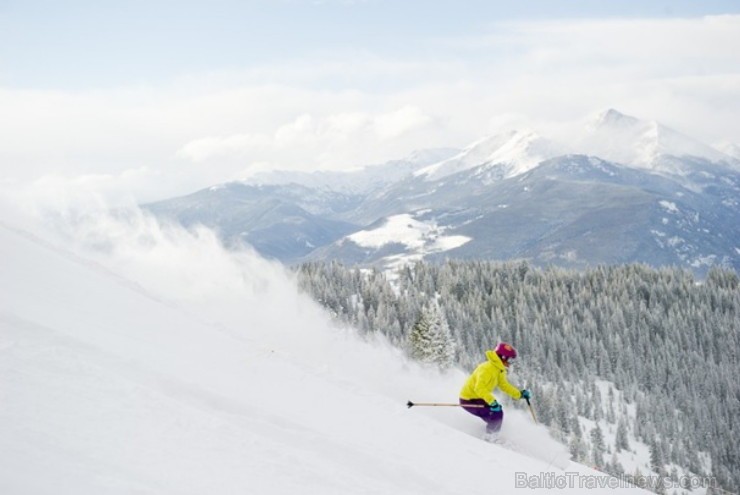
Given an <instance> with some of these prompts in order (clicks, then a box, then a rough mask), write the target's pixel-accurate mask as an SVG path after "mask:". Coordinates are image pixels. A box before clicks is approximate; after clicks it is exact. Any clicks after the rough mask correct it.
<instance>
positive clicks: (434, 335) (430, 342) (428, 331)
mask: <svg viewBox="0 0 740 495" xmlns="http://www.w3.org/2000/svg"><path fill="white" fill-rule="evenodd" d="M407 345H408V350H409V355H410V356H411V357H412V358H413V359H416V360H417V361H420V362H422V363H427V364H435V365H437V366H439V367H440V368H441V369H446V368H448V367H450V366H451V365H452V364H453V361H454V357H455V346H456V345H455V341H454V340H453V338H452V333H451V332H450V327H449V325H448V324H447V319H446V318H445V316H444V314H443V313H442V310H441V309H440V307H439V305H438V304H437V303H436V302H432V303H430V304H428V305H426V306H425V307H424V309H422V311H421V314H420V315H419V319H418V320H417V321H416V323H415V324H414V326H413V328H412V329H411V333H410V334H409V338H408V344H407Z"/></svg>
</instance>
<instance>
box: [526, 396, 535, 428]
mask: <svg viewBox="0 0 740 495" xmlns="http://www.w3.org/2000/svg"><path fill="white" fill-rule="evenodd" d="M526 400H527V405H528V406H529V412H531V413H532V419H533V420H534V422H535V423H537V416H535V415H534V409H532V404H531V403H530V402H529V399H526Z"/></svg>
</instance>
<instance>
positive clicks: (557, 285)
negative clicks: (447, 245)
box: [297, 261, 740, 488]
mask: <svg viewBox="0 0 740 495" xmlns="http://www.w3.org/2000/svg"><path fill="white" fill-rule="evenodd" d="M297 270H298V275H299V283H300V285H301V286H302V288H303V289H304V290H306V291H307V292H308V293H309V294H311V295H312V296H313V297H314V298H315V299H316V300H317V301H319V302H320V303H321V304H322V305H324V306H325V307H327V308H328V309H329V310H330V311H331V312H332V313H333V314H334V315H335V317H337V318H339V319H341V320H342V321H345V322H348V323H350V324H352V325H353V326H355V327H356V328H358V329H359V330H360V331H362V332H381V333H383V334H384V335H386V336H387V337H388V338H389V339H390V340H391V341H392V342H394V343H395V344H397V345H399V346H403V347H406V346H407V345H408V339H409V334H410V332H411V331H412V329H413V328H414V325H415V324H416V323H417V321H418V320H419V318H420V316H421V315H422V313H423V311H422V310H423V308H424V307H425V306H428V305H429V304H431V303H433V304H435V305H438V306H439V308H440V309H441V310H442V314H443V315H444V317H445V318H446V324H447V325H448V326H449V329H450V331H451V332H452V336H453V339H454V341H455V343H456V345H455V346H454V348H455V351H454V352H455V355H454V361H455V362H456V363H457V364H458V365H459V366H461V367H462V368H466V369H471V368H472V367H474V366H475V365H476V364H478V363H479V362H480V361H481V359H482V358H483V351H484V350H486V349H490V348H491V347H492V346H494V345H495V344H496V342H498V341H499V340H504V341H507V342H511V343H512V344H513V345H514V346H515V347H517V349H518V350H519V351H520V354H521V356H522V359H521V364H520V367H519V368H520V369H519V370H518V372H517V374H518V376H517V380H519V381H520V382H522V383H527V384H528V385H529V386H530V387H531V388H532V389H533V392H534V393H535V394H536V395H537V396H538V411H539V412H540V416H541V417H542V420H543V421H544V422H546V423H547V424H550V425H552V426H553V427H554V428H556V429H557V430H558V431H560V432H561V434H562V435H564V437H565V439H567V440H568V441H569V442H570V444H571V450H572V452H573V453H574V455H575V456H576V457H578V458H580V459H581V460H584V461H590V462H591V463H592V464H595V465H597V466H598V467H601V468H604V469H607V470H609V471H610V472H614V473H615V474H619V473H620V470H621V469H622V468H621V466H620V465H618V463H617V462H616V460H615V457H614V456H612V457H611V458H610V457H609V453H610V452H611V453H613V452H616V451H619V450H620V449H622V448H624V447H625V445H626V442H627V440H626V438H627V437H626V431H630V432H632V433H633V434H634V435H635V436H636V437H637V438H639V439H640V440H642V441H644V442H645V443H646V444H648V445H650V446H651V461H652V464H653V468H654V469H655V470H656V471H658V472H662V473H664V474H666V475H670V474H671V473H670V472H665V471H664V469H666V466H667V465H669V464H674V465H678V466H682V467H684V468H686V469H689V470H691V472H693V473H695V474H700V475H710V474H711V475H713V476H716V477H717V479H718V480H719V482H720V483H721V484H722V485H723V486H725V487H733V488H737V487H740V448H738V445H740V382H739V381H738V376H740V364H739V363H740V360H739V359H738V353H739V352H740V282H739V281H738V276H737V275H736V274H735V273H734V272H732V271H724V270H720V269H712V270H711V271H710V272H709V274H708V276H707V278H706V280H704V281H702V282H701V283H699V282H698V281H697V280H696V279H694V277H693V275H692V274H691V273H690V272H687V271H685V270H681V269H677V268H664V269H652V268H649V267H646V266H643V265H625V266H613V267H598V268H594V269H591V270H588V271H585V272H580V271H569V270H564V269H559V268H549V269H536V268H533V267H532V266H530V265H529V264H527V263H526V262H519V263H494V262H485V261H465V262H447V263H445V264H441V265H435V264H427V263H417V264H416V265H413V266H408V267H405V268H403V269H401V270H400V271H398V272H396V273H393V274H391V275H387V274H384V273H383V272H379V271H375V270H366V269H365V270H361V269H358V268H348V267H345V266H343V265H341V264H338V263H334V262H330V263H308V264H304V265H302V266H300V267H299V268H298V269H297ZM599 379H603V380H608V381H611V382H613V383H614V384H616V386H617V388H618V389H619V390H620V391H621V393H620V394H619V396H620V398H621V402H620V403H614V402H610V400H613V394H612V392H611V391H610V392H609V394H608V395H610V396H612V397H603V395H604V393H602V391H601V390H600V389H599V387H597V386H596V381H597V380H599ZM627 404H631V405H633V406H634V408H633V411H636V412H634V414H632V415H629V414H627ZM576 415H580V416H583V417H586V418H589V419H594V420H597V421H598V420H601V419H606V420H607V421H608V423H609V424H614V427H615V428H616V431H617V442H616V443H617V444H619V443H620V442H621V444H622V445H621V446H620V445H604V442H603V441H602V440H600V438H601V437H602V433H601V432H600V431H591V432H582V431H580V429H581V428H580V426H579V425H578V421H577V420H576ZM587 446H588V447H587ZM698 451H704V452H708V453H709V454H710V456H711V466H712V472H711V473H705V472H703V470H704V469H703V466H704V464H703V463H702V462H701V460H700V459H699V457H698V455H697V452H698ZM673 474H674V475H675V473H673Z"/></svg>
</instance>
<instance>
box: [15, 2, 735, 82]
mask: <svg viewBox="0 0 740 495" xmlns="http://www.w3.org/2000/svg"><path fill="white" fill-rule="evenodd" d="M733 12H734V13H737V12H740V2H738V1H716V0H715V1H701V2H697V1H687V0H684V1H667V0H664V1H644V0H643V1H619V2H605V1H593V0H592V1H585V0H580V1H552V0H538V1H526V2H514V1H508V2H501V1H491V0H487V1H486V0H484V1H481V0H472V1H437V2H435V1H416V0H411V1H391V0H366V1H354V2H353V1H341V0H336V1H332V0H326V1H304V0H293V1H291V0H272V1H267V0H265V1H254V0H253V1H214V2H204V1H201V2H193V1H188V0H185V1H175V0H170V1H162V0H149V1H146V0H133V1H94V0H93V1H64V2H60V1H46V2H39V1H33V0H31V1H27V0H26V1H17V0H10V1H7V0H6V1H3V2H0V23H1V24H0V28H1V29H0V46H2V47H3V48H2V49H1V50H0V67H1V71H0V83H1V84H3V85H5V86H11V87H19V88H22V87H32V88H65V89H81V88H90V87H107V86H115V85H122V84H131V83H140V82H146V81H154V82H156V81H165V80H167V79H168V78H172V77H177V76H182V75H186V74H192V73H199V72H204V71H219V70H223V69H232V70H233V69H242V68H248V67H252V66H255V65H261V64H266V63H274V62H275V61H280V60H285V61H291V60H296V59H301V58H305V57H326V56H329V55H330V54H332V53H334V52H337V51H342V50H344V51H359V52H370V53H374V54H377V55H379V56H384V55H393V56H396V57H401V58H403V57H422V58H424V57H428V56H429V53H428V52H429V51H430V50H433V49H435V48H436V49H437V50H438V49H439V47H438V45H435V41H438V40H440V39H450V38H455V37H462V36H474V35H484V34H486V33H489V32H491V31H492V30H493V29H494V27H493V26H494V25H495V23H499V22H501V21H505V20H537V19H540V20H543V19H577V18H610V17H611V18H614V17H619V18H665V17H692V16H700V15H706V14H721V13H733ZM444 55H445V56H449V57H454V56H456V55H457V56H460V57H467V56H470V54H466V53H464V52H459V51H458V52H452V51H451V50H449V51H448V52H447V53H445V54H444Z"/></svg>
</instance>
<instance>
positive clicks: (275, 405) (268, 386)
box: [0, 212, 635, 495]
mask: <svg viewBox="0 0 740 495" xmlns="http://www.w3.org/2000/svg"><path fill="white" fill-rule="evenodd" d="M0 213H2V212H0ZM90 217H92V218H95V215H90ZM117 218H118V220H114V219H112V217H109V216H105V215H102V216H100V217H98V218H96V219H95V220H94V221H93V223H92V224H90V223H87V224H85V225H81V224H80V222H79V221H78V222H77V223H76V230H75V231H74V232H72V236H71V239H74V240H77V241H83V244H85V243H87V244H89V245H95V246H97V248H99V249H100V251H81V250H80V248H79V245H78V246H76V247H74V248H72V247H70V246H67V245H64V247H60V246H61V245H62V244H60V241H59V239H58V238H57V237H55V238H54V239H53V240H52V241H51V242H47V241H44V240H41V239H39V238H38V237H35V236H34V234H32V233H30V232H36V234H38V232H39V230H38V229H34V228H31V227H30V226H29V225H26V224H25V223H23V224H21V223H19V220H18V219H17V217H15V216H13V215H0V260H2V261H1V262H0V404H1V406H0V493H3V494H12V495H22V494H34V495H41V494H53V495H59V494H75V495H83V494H91V495H102V494H126V495H129V494H158V495H162V494H178V495H179V494H199V495H202V494H245V493H250V494H291V495H295V494H303V493H306V494H341V495H346V494H370V493H372V494H424V495H429V494H464V493H515V492H519V491H521V490H517V489H516V488H515V486H516V485H515V482H516V476H517V474H516V473H526V476H534V477H536V479H538V480H545V479H546V477H549V478H547V479H550V480H551V481H553V480H561V481H562V480H564V479H565V478H563V476H564V471H563V470H561V469H558V468H556V467H554V466H553V465H552V464H551V463H549V462H547V461H543V460H539V459H537V458H535V457H532V455H535V456H538V457H542V458H545V457H550V454H552V453H555V454H557V453H558V452H559V450H558V449H560V448H561V447H558V446H557V445H554V444H553V443H552V442H553V441H552V440H549V439H548V437H547V435H546V433H545V432H544V431H543V430H541V429H540V428H539V427H536V426H534V425H533V424H532V422H531V420H530V419H529V417H528V415H527V413H526V411H524V410H522V409H518V408H517V407H515V406H514V405H512V404H510V403H507V407H506V414H507V422H506V425H505V432H504V433H505V436H506V438H507V439H509V440H510V441H512V442H517V443H518V448H520V449H521V450H524V451H525V452H528V453H529V455H525V454H521V453H517V452H513V451H511V450H508V449H505V448H503V447H500V446H498V445H493V444H489V443H486V442H484V441H482V440H481V439H480V436H481V434H482V432H483V424H482V423H481V422H479V420H477V419H476V418H474V417H472V416H470V415H467V414H466V413H465V412H463V411H461V410H459V409H457V408H428V409H423V408H413V409H410V410H409V409H407V408H406V407H405V403H406V400H408V399H413V400H416V401H438V400H442V401H455V400H456V397H457V392H458V389H459V387H460V385H461V383H462V380H463V379H464V375H463V374H462V372H459V371H453V372H449V373H447V374H440V373H438V372H434V371H429V370H422V369H420V368H418V367H416V366H415V365H413V364H411V363H408V362H407V361H406V360H405V359H404V357H403V356H402V354H401V353H400V352H399V351H397V350H396V349H394V348H392V347H391V346H389V345H387V344H386V343H384V342H383V341H363V340H361V339H360V338H358V337H357V336H356V335H355V334H354V332H353V331H352V330H351V329H342V328H337V327H335V326H334V325H333V324H332V322H331V321H330V320H329V319H328V317H327V316H326V315H325V314H324V312H323V311H322V310H321V309H320V308H319V307H318V306H317V305H315V304H314V303H313V302H311V301H310V300H309V299H308V298H307V297H305V296H303V295H301V294H299V293H298V292H297V290H296V289H295V284H294V282H293V281H292V280H291V278H290V277H289V276H288V275H287V274H286V273H284V272H283V270H282V269H281V268H280V267H278V266H276V265H273V264H270V263H268V262H267V261H264V260H262V259H259V258H258V257H257V256H256V255H253V254H251V253H243V254H239V255H234V254H229V253H226V252H225V251H224V250H223V249H222V248H221V247H220V245H219V244H218V242H217V241H216V240H215V237H214V236H213V235H212V234H211V233H209V232H207V231H199V232H195V233H185V232H182V231H178V230H174V229H166V228H163V227H160V226H158V225H156V224H155V223H154V222H153V221H152V220H150V219H147V218H145V217H143V216H142V215H141V214H140V213H134V214H131V215H130V216H129V217H128V218H126V219H125V220H121V213H120V212H118V213H117ZM78 220H79V217H78ZM86 221H87V222H89V218H88V219H87V220H86ZM84 223H85V222H82V224H84ZM21 225H22V228H21ZM45 225H46V226H47V227H48V223H47V224H45ZM93 240H94V241H95V242H92V241H93ZM72 252H75V253H77V254H72ZM534 402H535V403H536V399H535V401H534ZM567 471H570V472H573V473H579V475H578V476H577V477H575V478H573V477H571V478H569V480H570V482H571V483H575V484H576V486H577V485H578V483H582V482H585V480H586V476H588V475H598V474H599V473H596V472H594V471H590V470H589V469H587V468H585V467H583V466H579V465H576V464H573V463H571V464H570V465H568V467H567ZM547 473H550V474H547ZM519 476H520V479H521V477H522V476H523V474H520V475H519ZM557 476H560V478H557ZM601 476H602V477H603V478H601V479H604V478H605V477H606V475H601ZM553 477H556V478H553ZM633 490H635V489H631V488H630V489H625V488H620V489H619V492H620V493H628V492H630V491H633ZM586 491H588V490H586V489H573V488H567V489H557V488H553V489H539V490H536V493H548V492H556V493H578V492H586ZM599 491H606V490H604V489H601V490H597V491H596V492H597V493H598V492H599Z"/></svg>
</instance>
